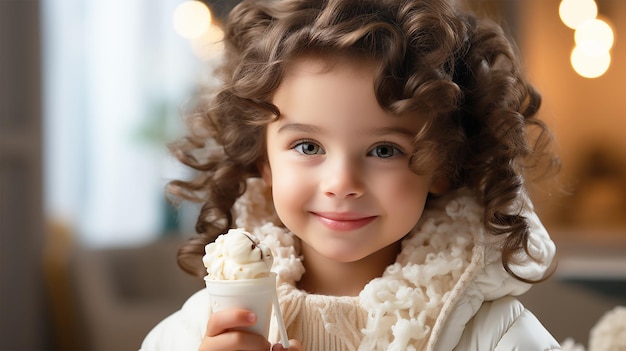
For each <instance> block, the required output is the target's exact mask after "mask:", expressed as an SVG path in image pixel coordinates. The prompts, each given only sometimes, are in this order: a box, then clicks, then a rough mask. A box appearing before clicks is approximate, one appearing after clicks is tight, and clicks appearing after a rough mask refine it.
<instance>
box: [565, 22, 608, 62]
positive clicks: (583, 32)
mask: <svg viewBox="0 0 626 351" xmlns="http://www.w3.org/2000/svg"><path fill="white" fill-rule="evenodd" d="M574 39H575V41H576V46H578V47H580V48H581V49H582V50H585V51H587V52H588V53H589V54H590V55H600V54H601V53H603V52H606V51H609V50H611V47H612V46H613V40H614V35H613V29H611V26H610V25H609V24H608V23H606V22H605V21H603V20H600V19H591V20H586V21H584V22H582V23H581V24H580V25H579V26H578V28H576V33H575V34H574Z"/></svg>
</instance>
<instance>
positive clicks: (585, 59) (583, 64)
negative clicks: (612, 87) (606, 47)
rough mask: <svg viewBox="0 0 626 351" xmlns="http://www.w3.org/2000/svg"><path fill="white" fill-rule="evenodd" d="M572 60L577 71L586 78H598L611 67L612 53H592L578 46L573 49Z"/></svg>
mask: <svg viewBox="0 0 626 351" xmlns="http://www.w3.org/2000/svg"><path fill="white" fill-rule="evenodd" d="M571 61H572V67H574V70H575V71H576V73H578V74H580V75H581V76H583V77H585V78H597V77H599V76H601V75H603V74H604V73H605V72H606V71H607V69H609V66H610V65H611V54H610V53H609V52H608V51H605V52H600V53H596V54H593V55H592V54H589V53H588V52H587V51H585V50H584V49H582V48H581V47H580V46H576V47H575V48H574V50H573V51H572V56H571Z"/></svg>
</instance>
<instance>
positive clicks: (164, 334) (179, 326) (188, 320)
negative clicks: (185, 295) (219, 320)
mask: <svg viewBox="0 0 626 351" xmlns="http://www.w3.org/2000/svg"><path fill="white" fill-rule="evenodd" d="M208 301H209V297H208V295H207V293H206V290H200V291H199V292H197V293H195V294H194V295H192V296H191V297H190V298H189V299H188V300H187V301H186V302H185V304H184V305H183V307H182V308H181V309H180V310H179V311H176V312H174V313H173V314H171V315H170V316H169V317H167V318H165V319H164V320H162V321H161V322H160V323H159V324H157V325H156V326H155V327H154V328H153V329H152V330H151V331H150V332H149V333H148V335H147V336H146V337H145V339H144V340H143V342H142V344H141V348H140V349H139V351H164V350H167V351H169V350H177V351H196V350H198V347H199V346H200V342H201V341H202V337H203V335H204V331H205V329H206V324H207V322H208V320H209V314H210V305H209V302H208Z"/></svg>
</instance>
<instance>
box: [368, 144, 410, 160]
mask: <svg viewBox="0 0 626 351" xmlns="http://www.w3.org/2000/svg"><path fill="white" fill-rule="evenodd" d="M398 155H402V151H400V149H398V148H397V147H395V146H393V145H390V144H380V145H377V146H375V147H374V148H373V149H372V150H371V151H370V152H369V153H368V156H375V157H379V158H390V157H394V156H398Z"/></svg>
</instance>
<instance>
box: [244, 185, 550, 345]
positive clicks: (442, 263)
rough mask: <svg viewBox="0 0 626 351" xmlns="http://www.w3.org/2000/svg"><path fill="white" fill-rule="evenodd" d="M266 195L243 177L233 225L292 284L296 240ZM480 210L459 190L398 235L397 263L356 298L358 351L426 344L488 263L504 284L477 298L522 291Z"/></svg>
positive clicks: (300, 270)
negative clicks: (364, 318)
mask: <svg viewBox="0 0 626 351" xmlns="http://www.w3.org/2000/svg"><path fill="white" fill-rule="evenodd" d="M270 199H271V197H270V194H269V189H268V188H267V187H266V186H265V185H264V183H263V182H262V181H260V180H251V181H249V182H248V188H247V191H246V194H245V195H244V196H242V197H241V198H240V199H239V200H238V201H237V203H236V204H235V208H234V210H235V214H236V225H237V226H238V227H241V228H246V230H248V231H250V232H252V233H253V234H254V235H256V236H257V237H259V239H260V240H261V241H262V242H263V243H264V244H265V245H267V246H268V247H270V248H272V251H273V254H274V266H273V268H272V269H273V271H275V272H277V274H278V284H279V285H281V284H291V285H295V283H296V282H297V281H299V280H300V278H301V277H302V275H303V274H304V266H303V264H302V257H301V256H300V254H299V252H300V250H299V240H298V239H297V238H296V237H295V236H294V235H293V234H292V233H290V232H289V231H288V230H287V229H285V228H284V227H282V226H281V225H280V222H279V220H278V218H277V216H276V214H275V211H274V209H273V204H272V203H271V200H270ZM482 214H483V209H482V207H481V206H480V205H479V204H478V203H477V202H476V201H475V200H474V198H473V197H471V196H469V195H468V194H467V193H463V192H459V193H457V194H454V195H452V196H448V197H446V198H442V199H439V200H437V201H436V202H435V204H434V206H429V208H428V209H427V210H425V211H424V213H423V215H422V218H421V219H420V221H419V222H418V224H417V225H416V227H415V228H414V229H413V230H412V232H411V233H410V234H409V235H407V237H406V238H405V239H403V242H402V250H401V252H400V254H399V255H398V257H397V259H396V262H395V263H394V264H392V265H390V266H388V267H387V269H386V270H385V272H384V274H383V275H382V276H381V277H380V278H376V279H373V280H372V281H370V283H368V284H367V285H366V286H365V288H364V289H363V290H362V291H361V293H360V295H359V302H360V304H361V306H362V307H363V309H364V310H365V311H367V314H368V322H367V326H366V328H365V329H364V330H362V333H363V339H362V341H361V344H360V346H359V350H407V349H424V348H427V349H431V348H432V347H433V345H434V343H435V342H436V341H437V337H438V335H439V334H440V330H441V329H442V328H443V326H444V324H445V322H446V318H447V317H448V316H449V315H450V313H451V312H452V310H453V308H454V306H455V305H456V303H457V302H458V300H459V299H460V298H462V297H463V292H464V290H466V288H467V287H468V285H470V284H471V283H473V280H474V278H475V276H476V274H478V273H480V272H483V271H484V270H485V269H486V268H487V267H489V271H490V275H491V277H490V279H496V280H500V281H504V280H507V281H508V283H507V287H506V288H505V289H499V291H497V292H493V291H487V289H490V288H485V287H479V288H477V290H479V291H480V293H479V294H478V295H480V296H479V297H477V298H478V299H481V301H479V302H482V299H485V296H488V297H489V298H497V297H500V296H504V295H506V294H509V293H511V292H516V293H520V292H523V291H525V290H527V289H528V287H529V285H528V284H525V283H521V282H519V281H517V280H515V279H510V278H511V277H510V276H509V275H508V273H506V272H505V271H504V269H503V268H502V267H501V263H500V257H501V256H500V251H499V250H498V249H497V248H498V243H497V241H496V239H495V238H494V237H493V236H487V235H485V229H484V226H483V224H482V219H481V218H482ZM546 235H547V234H546ZM542 239H543V238H542ZM548 241H549V239H548ZM550 243H551V242H550ZM553 253H554V252H552V254H551V255H553ZM551 255H549V259H548V260H543V261H542V262H540V267H539V271H540V272H539V273H541V274H542V273H543V272H545V269H546V261H547V265H549V263H550V261H551V258H552V256H551ZM542 258H544V257H543V256H542ZM522 261H523V262H522ZM535 261H536V260H535ZM527 264H529V262H528V260H521V261H520V266H525V265H527ZM493 272H496V274H495V276H494V274H493ZM537 274H538V273H537ZM533 277H534V278H536V277H537V276H536V274H535V275H533ZM482 290H485V291H482Z"/></svg>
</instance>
